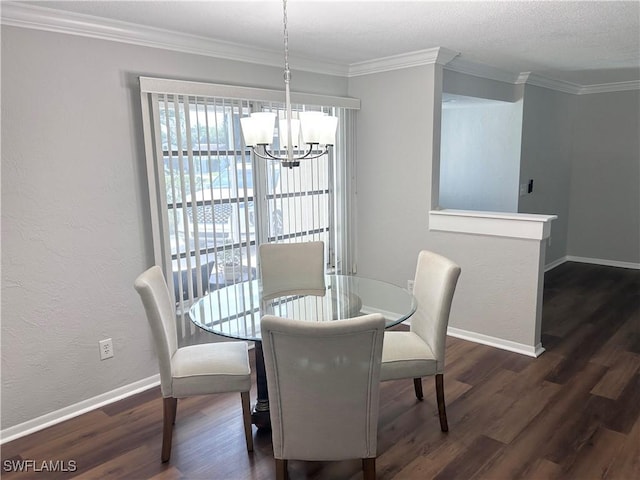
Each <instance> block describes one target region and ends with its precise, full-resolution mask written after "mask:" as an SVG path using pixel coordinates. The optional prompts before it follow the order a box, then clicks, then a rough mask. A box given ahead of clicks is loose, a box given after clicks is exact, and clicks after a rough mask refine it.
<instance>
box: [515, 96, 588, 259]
mask: <svg viewBox="0 0 640 480" xmlns="http://www.w3.org/2000/svg"><path fill="white" fill-rule="evenodd" d="M575 101H578V97H577V96H576V95H570V94H568V93H562V92H556V91H554V90H549V89H548V88H541V87H536V86H533V85H527V86H526V87H525V96H524V109H523V121H522V157H521V164H520V180H519V182H520V183H527V182H528V181H529V179H533V192H532V193H531V194H529V195H524V196H522V197H520V202H519V205H518V211H519V212H521V213H541V214H549V215H557V216H558V219H557V220H554V221H553V223H552V224H551V239H550V240H551V241H550V242H548V245H547V254H546V263H551V262H553V261H555V260H558V259H559V258H562V257H564V256H565V255H567V232H568V229H569V189H570V184H571V122H572V121H573V118H572V116H571V105H572V102H575Z"/></svg>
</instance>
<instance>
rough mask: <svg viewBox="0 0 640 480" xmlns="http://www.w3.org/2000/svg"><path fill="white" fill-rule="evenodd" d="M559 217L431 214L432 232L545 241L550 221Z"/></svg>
mask: <svg viewBox="0 0 640 480" xmlns="http://www.w3.org/2000/svg"><path fill="white" fill-rule="evenodd" d="M556 218H558V216H557V215H538V214H532V213H502V212H479V211H472V210H449V209H444V210H431V211H430V212H429V230H432V231H440V232H456V233H469V234H474V235H490V236H494V237H507V238H523V239H529V240H544V239H545V238H549V236H550V234H551V221H552V220H555V219H556Z"/></svg>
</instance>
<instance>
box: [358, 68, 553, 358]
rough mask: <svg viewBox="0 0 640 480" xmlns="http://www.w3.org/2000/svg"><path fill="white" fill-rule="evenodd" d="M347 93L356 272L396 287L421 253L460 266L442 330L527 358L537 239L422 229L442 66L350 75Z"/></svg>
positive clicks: (534, 312)
mask: <svg viewBox="0 0 640 480" xmlns="http://www.w3.org/2000/svg"><path fill="white" fill-rule="evenodd" d="M349 95H350V96H354V97H357V98H359V99H360V101H361V108H360V112H359V115H360V116H359V118H358V126H357V134H358V139H357V146H358V155H357V175H358V177H357V203H358V212H357V221H358V223H357V235H358V239H357V254H358V274H360V275H363V276H368V277H373V278H378V279H381V280H384V281H387V282H391V283H395V284H396V285H401V286H404V285H406V282H407V280H408V279H411V278H413V276H414V274H415V266H416V260H417V256H418V252H419V251H420V250H421V249H429V250H433V251H435V252H438V253H441V254H444V255H446V256H448V257H449V258H451V259H453V260H454V261H455V262H457V263H458V264H459V265H460V266H461V268H462V274H461V276H460V279H459V282H458V289H457V291H456V295H455V298H454V307H453V310H452V316H451V320H450V326H451V327H454V328H456V329H458V330H460V331H464V332H468V333H469V334H470V335H474V336H475V338H480V337H482V336H484V337H491V338H492V339H494V340H497V341H503V342H504V343H505V344H509V345H517V347H518V348H519V349H520V351H525V350H526V351H527V352H528V353H531V352H535V351H536V348H535V347H536V346H537V344H538V343H539V326H540V325H539V323H538V321H539V318H540V313H541V312H540V310H539V306H540V304H541V295H540V292H541V289H540V287H541V279H542V277H541V271H542V270H541V268H542V262H541V257H540V255H541V254H542V255H543V256H544V248H543V247H542V248H541V246H540V242H538V241H535V240H523V239H519V238H502V237H496V236H487V235H469V234H467V233H450V232H447V233H442V232H433V231H430V230H429V210H431V209H432V208H433V209H435V208H437V207H438V204H437V203H436V202H437V198H438V197H437V193H438V192H437V190H438V185H439V178H438V176H439V162H440V158H439V145H438V139H439V136H440V120H441V110H440V108H441V98H442V67H441V66H439V65H425V66H421V67H413V68H407V69H404V70H397V71H388V72H381V73H374V74H369V75H365V76H362V77H355V78H352V79H351V81H350V83H349ZM416 139H420V140H421V141H420V142H418V143H416ZM505 295H506V296H509V297H510V298H509V299H506V300H505V299H504V297H505Z"/></svg>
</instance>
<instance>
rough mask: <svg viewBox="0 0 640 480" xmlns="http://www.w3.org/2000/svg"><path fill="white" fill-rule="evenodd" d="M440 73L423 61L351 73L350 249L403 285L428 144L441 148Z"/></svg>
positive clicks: (421, 224) (423, 231)
mask: <svg viewBox="0 0 640 480" xmlns="http://www.w3.org/2000/svg"><path fill="white" fill-rule="evenodd" d="M436 69H439V70H440V71H439V72H438V71H437V70H436ZM439 75H441V67H436V66H434V65H425V66H420V67H413V68H407V69H403V70H395V71H389V72H383V73H376V74H371V75H364V76H360V77H354V78H351V79H350V82H349V96H352V97H356V98H359V99H360V102H361V103H360V111H359V112H358V124H357V165H356V169H357V188H356V190H357V200H356V201H357V205H358V208H357V244H356V254H357V264H358V274H361V275H363V276H369V277H373V278H379V279H385V280H386V281H388V282H391V283H395V284H397V285H402V286H404V285H406V282H407V279H409V278H413V274H414V271H415V262H416V258H417V252H418V251H419V250H420V248H421V247H422V246H423V245H424V241H425V238H426V236H427V234H428V229H427V227H428V212H429V209H430V208H431V205H432V204H431V195H432V190H431V185H432V158H433V151H434V148H435V149H437V150H438V151H439V137H440V135H439V124H440V122H439V118H440V97H439V96H438V97H437V98H435V99H434V92H438V93H437V95H440V93H439V92H440V87H437V88H436V83H441V80H440V79H439ZM436 109H437V110H436ZM434 115H436V116H437V118H438V121H437V123H436V122H434ZM434 125H436V126H437V132H435V133H434ZM435 142H438V144H437V145H434V143H435ZM437 184H438V182H437V180H436V185H437Z"/></svg>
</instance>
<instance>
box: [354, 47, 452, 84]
mask: <svg viewBox="0 0 640 480" xmlns="http://www.w3.org/2000/svg"><path fill="white" fill-rule="evenodd" d="M458 55H460V53H459V52H455V51H453V50H449V49H448V48H444V47H435V48H429V49H425V50H417V51H415V52H409V53H402V54H400V55H392V56H389V57H382V58H376V59H374V60H367V61H366V62H358V63H352V64H350V65H349V73H348V76H349V77H358V76H361V75H370V74H372V73H381V72H388V71H391V70H401V69H403V68H410V67H418V66H421V65H432V64H436V63H437V64H440V65H446V64H448V63H449V62H451V60H453V59H454V58H456V57H457V56H458Z"/></svg>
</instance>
